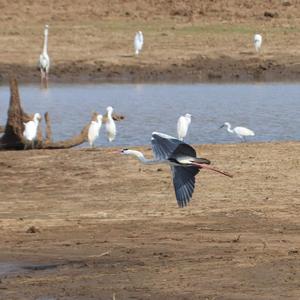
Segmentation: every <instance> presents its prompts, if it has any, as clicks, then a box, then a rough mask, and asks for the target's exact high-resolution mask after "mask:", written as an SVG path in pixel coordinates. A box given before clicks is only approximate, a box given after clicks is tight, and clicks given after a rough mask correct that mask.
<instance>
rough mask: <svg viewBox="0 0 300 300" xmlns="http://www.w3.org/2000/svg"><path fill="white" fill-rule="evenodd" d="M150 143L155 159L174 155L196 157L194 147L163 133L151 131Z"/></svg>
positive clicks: (163, 158) (164, 158)
mask: <svg viewBox="0 0 300 300" xmlns="http://www.w3.org/2000/svg"><path fill="white" fill-rule="evenodd" d="M151 143H152V149H153V153H154V156H155V158H156V159H160V160H166V159H168V158H170V157H171V156H172V157H173V156H174V155H187V156H192V157H196V151H195V150H194V148H192V147H191V146H190V145H188V144H186V143H184V142H182V141H180V140H178V139H177V138H175V137H173V136H170V135H167V134H164V133H160V132H153V133H152V139H151Z"/></svg>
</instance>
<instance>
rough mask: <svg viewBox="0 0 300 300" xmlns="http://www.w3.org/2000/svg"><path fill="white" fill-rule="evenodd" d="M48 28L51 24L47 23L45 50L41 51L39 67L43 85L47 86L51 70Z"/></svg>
mask: <svg viewBox="0 0 300 300" xmlns="http://www.w3.org/2000/svg"><path fill="white" fill-rule="evenodd" d="M48 29H49V26H48V25H45V29H44V46H43V52H42V53H41V55H40V60H39V67H40V71H41V85H44V84H45V87H47V86H48V74H49V70H50V58H49V55H48Z"/></svg>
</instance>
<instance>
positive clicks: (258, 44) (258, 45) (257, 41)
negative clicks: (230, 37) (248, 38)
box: [253, 33, 262, 52]
mask: <svg viewBox="0 0 300 300" xmlns="http://www.w3.org/2000/svg"><path fill="white" fill-rule="evenodd" d="M253 42H254V47H255V50H256V52H258V51H259V50H260V48H261V44H262V36H261V35H260V34H258V33H257V34H255V35H254V39H253Z"/></svg>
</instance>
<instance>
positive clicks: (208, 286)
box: [0, 142, 300, 300]
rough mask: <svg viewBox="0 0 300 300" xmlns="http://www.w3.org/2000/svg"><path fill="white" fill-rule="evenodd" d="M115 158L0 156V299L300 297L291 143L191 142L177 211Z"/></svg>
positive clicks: (160, 178) (137, 171)
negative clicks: (188, 192) (206, 167)
mask: <svg viewBox="0 0 300 300" xmlns="http://www.w3.org/2000/svg"><path fill="white" fill-rule="evenodd" d="M115 150H116V149H97V150H96V151H90V150H86V149H77V150H61V151H60V150H54V151H47V150H41V151H26V152H25V151H20V152H1V156H0V199H1V209H0V236H1V239H0V277H1V278H0V299H10V300H14V299H113V297H115V299H258V300H260V299H295V300H296V299H299V298H300V284H299V282H300V235H299V233H300V222H299V213H300V206H299V195H300V191H299V167H300V144H299V142H285V143H242V144H238V145H234V144H232V145H203V146H198V147H197V152H198V153H201V155H202V156H203V157H206V158H209V159H211V160H212V161H213V163H214V165H216V166H218V167H219V168H222V169H224V170H227V171H230V172H232V173H233V174H234V178H233V179H229V178H226V177H223V176H221V175H218V174H217V175H216V174H213V173H210V172H207V171H201V172H200V174H199V175H198V176H197V184H196V190H195V193H194V196H193V199H192V201H191V203H190V205H189V206H188V207H187V208H185V209H180V208H178V207H177V205H176V201H175V196H174V192H173V187H172V184H171V179H170V173H169V170H168V167H166V166H162V167H160V166H141V165H140V164H139V163H138V162H137V161H136V160H134V159H133V158H129V157H124V156H121V155H118V154H116V151H115ZM142 150H147V151H146V154H147V155H150V150H149V149H145V148H144V149H142ZM4 263H12V264H13V265H14V266H19V269H18V270H15V271H14V272H12V273H6V274H5V273H4V274H3V272H4V267H5V265H4ZM24 267H26V268H25V269H24Z"/></svg>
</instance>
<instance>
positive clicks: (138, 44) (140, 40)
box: [134, 31, 144, 55]
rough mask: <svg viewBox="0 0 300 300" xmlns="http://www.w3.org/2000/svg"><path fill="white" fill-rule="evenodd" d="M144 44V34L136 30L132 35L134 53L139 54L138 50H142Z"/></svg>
mask: <svg viewBox="0 0 300 300" xmlns="http://www.w3.org/2000/svg"><path fill="white" fill-rule="evenodd" d="M143 44H144V36H143V33H142V32H141V31H138V32H136V34H135V37H134V51H135V55H139V53H140V51H142V48H143Z"/></svg>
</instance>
